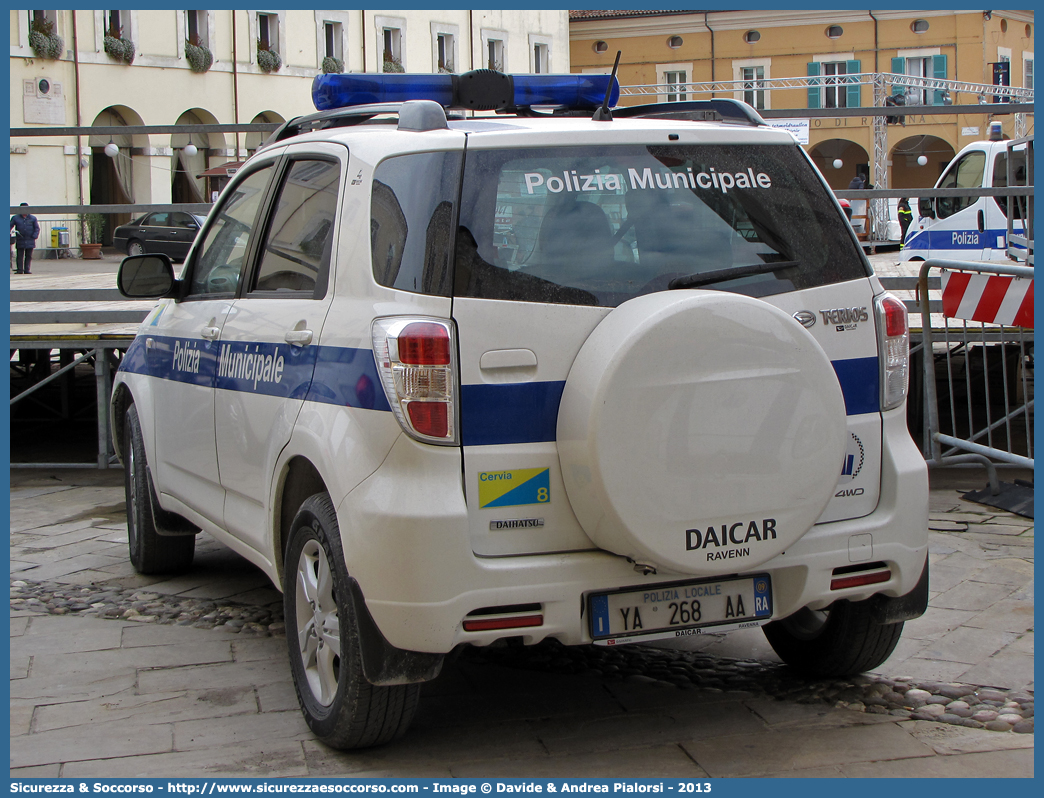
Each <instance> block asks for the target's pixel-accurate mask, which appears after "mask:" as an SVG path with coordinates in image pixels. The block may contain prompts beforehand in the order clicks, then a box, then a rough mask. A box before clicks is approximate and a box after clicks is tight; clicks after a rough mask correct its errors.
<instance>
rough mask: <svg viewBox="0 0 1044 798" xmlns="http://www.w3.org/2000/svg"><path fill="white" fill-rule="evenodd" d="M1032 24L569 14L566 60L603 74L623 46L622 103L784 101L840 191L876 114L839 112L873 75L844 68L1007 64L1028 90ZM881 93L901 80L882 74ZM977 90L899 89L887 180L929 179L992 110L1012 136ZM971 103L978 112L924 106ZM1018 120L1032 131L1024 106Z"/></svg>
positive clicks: (869, 143) (891, 17)
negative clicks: (796, 82) (794, 82)
mask: <svg viewBox="0 0 1044 798" xmlns="http://www.w3.org/2000/svg"><path fill="white" fill-rule="evenodd" d="M1033 34H1034V18H1033V12H1032V11H1029V10H1022V11H1019V10H1015V11H946V10H923V11H918V10H913V11H897V10H889V11H857V10H850V11H849V10H838V11H827V10H815V11H776V10H769V9H764V10H757V11H685V12H671V11H571V12H570V54H571V55H570V61H571V65H572V70H573V71H574V72H608V71H610V70H611V69H612V65H613V61H614V59H615V57H616V53H617V51H620V52H621V53H622V55H621V58H620V67H619V72H618V78H619V81H620V84H621V86H622V87H624V96H623V97H622V99H621V104H624V105H636V104H641V103H643V102H655V101H661V102H662V101H669V100H683V99H688V100H699V99H708V98H710V97H734V98H735V99H739V100H744V101H746V102H749V103H750V104H751V105H753V106H754V107H756V108H758V109H759V110H762V111H763V112H765V115H766V117H768V116H770V115H772V116H776V115H778V114H779V112H781V111H784V110H785V111H788V112H790V113H787V114H786V116H787V117H789V118H792V119H793V120H795V121H794V124H795V125H796V126H797V129H798V130H800V131H801V133H802V134H804V133H805V131H806V130H807V138H808V143H807V144H806V145H805V148H806V150H807V151H808V152H809V153H810V155H811V156H812V158H813V160H814V161H815V162H816V164H817V165H818V166H819V167H820V169H821V171H822V172H823V173H824V175H825V176H826V177H827V179H828V181H829V182H830V184H831V185H832V186H833V187H834V188H838V189H843V188H847V187H848V185H849V183H850V181H851V179H852V178H853V177H854V176H855V174H856V173H857V172H859V173H862V174H866V175H868V176H870V177H871V178H872V175H873V166H872V161H873V157H874V142H873V117H871V116H862V115H856V116H850V115H849V116H845V115H842V114H844V113H851V111H850V110H849V109H854V108H869V107H872V106H874V105H875V103H874V88H873V86H872V85H870V83H869V81H870V80H871V78H869V77H864V78H861V79H849V81H851V82H854V81H856V80H859V81H860V82H861V83H862V85H849V81H846V78H845V76H846V75H853V74H859V75H866V74H867V73H892V74H902V75H910V76H915V77H924V78H931V79H945V80H950V81H959V82H961V83H966V84H982V85H993V84H995V83H996V82H997V81H1000V80H1003V78H1002V77H1000V76H1001V75H1002V74H1003V73H1004V72H1005V71H1007V74H1008V83H1006V84H1004V85H1009V86H1012V87H1024V88H1029V89H1032V87H1033ZM995 65H1000V66H995ZM995 71H996V73H997V75H998V77H997V78H996V79H995ZM806 77H816V78H819V80H818V85H817V86H815V87H809V86H806V85H801V86H798V87H791V88H783V87H776V88H773V87H772V81H774V80H778V79H781V78H806ZM722 82H731V83H729V84H728V85H727V86H724V87H722V86H720V85H716V86H715V88H717V89H719V90H718V91H715V92H710V91H697V90H698V89H701V88H702V87H700V86H692V85H691V84H710V83H714V84H720V83H722ZM686 84H688V85H686ZM639 87H645V88H639ZM686 89H688V90H686ZM721 89H725V90H721ZM885 91H886V94H890V93H893V92H897V91H901V89H898V88H892V87H891V86H890V85H889V86H887V88H886V90H885ZM980 95H981V93H978V92H974V91H961V92H957V91H954V92H949V91H946V92H943V91H934V90H931V89H923V88H907V89H906V90H905V93H904V99H905V100H906V101H907V106H908V107H906V108H905V109H903V116H904V117H905V124H898V123H896V124H889V125H888V126H887V169H888V184H889V186H890V187H893V188H918V187H927V186H931V185H933V184H934V183H935V181H936V180H937V179H938V177H939V175H940V173H941V171H942V169H943V168H944V167H945V166H946V164H947V163H949V162H950V160H951V159H952V158H953V156H954V155H955V154H956V153H957V152H958V151H959V150H960V149H961V148H962V147H964V146H965V145H966V144H968V143H970V142H972V141H975V140H977V139H983V138H986V135H987V130H988V123H989V122H990V121H991V120H993V119H998V120H1000V121H1001V122H1002V124H1003V129H1004V133H1005V135H1006V136H1008V137H1014V136H1015V134H1016V130H1015V118H1014V115H1013V114H1011V113H1006V114H1004V113H1002V112H1003V110H1004V103H995V102H993V101H992V98H991V97H989V96H986V97H983V96H980ZM980 104H981V106H982V110H981V111H980V110H978V108H976V109H975V110H974V111H971V112H967V113H965V112H963V111H964V110H965V109H961V110H962V112H961V113H958V112H956V111H955V112H953V113H943V114H941V115H936V114H932V113H929V112H930V111H933V110H942V108H943V107H944V106H947V105H955V106H967V105H980ZM810 109H811V110H814V111H815V112H816V114H820V113H825V114H827V115H826V116H818V115H816V114H812V113H809V111H810ZM918 109H920V110H921V113H918ZM831 110H836V111H838V114H837V115H836V116H834V115H830V113H829V112H830V111H831ZM1026 119H1027V126H1026V132H1028V133H1032V132H1033V117H1032V115H1029V116H1028V117H1027V118H1026ZM770 121H773V120H771V119H770ZM838 164H840V166H837V165H838Z"/></svg>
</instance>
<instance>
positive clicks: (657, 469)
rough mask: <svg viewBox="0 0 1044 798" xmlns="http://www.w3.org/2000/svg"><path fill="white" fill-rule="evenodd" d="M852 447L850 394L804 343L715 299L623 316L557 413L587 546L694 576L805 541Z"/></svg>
mask: <svg viewBox="0 0 1044 798" xmlns="http://www.w3.org/2000/svg"><path fill="white" fill-rule="evenodd" d="M846 439H847V422H846V415H845V404H844V397H843V396H842V393H841V388H840V386H839V384H838V381H837V377H836V375H835V373H834V370H833V368H832V366H831V364H830V360H829V359H828V358H827V356H826V353H825V352H824V351H823V349H822V348H821V347H820V346H819V344H818V343H817V342H816V341H815V339H814V338H813V337H812V336H811V335H810V334H809V332H808V331H807V330H805V329H804V328H803V327H802V326H801V325H800V324H799V323H798V322H797V321H796V320H794V319H793V318H791V317H790V316H788V315H787V314H786V313H784V312H783V311H781V310H780V309H778V308H776V307H774V306H772V305H770V304H768V303H767V302H764V301H762V300H759V299H753V298H751V297H747V296H741V295H738V294H730V293H725V292H719V291H705V290H703V291H701V290H693V291H671V292H660V293H656V294H648V295H645V296H641V297H637V298H635V299H632V300H630V301H628V302H625V303H624V304H623V305H621V306H620V307H618V308H617V309H615V310H614V311H613V312H612V313H610V314H609V315H608V316H606V317H605V319H603V320H602V322H601V323H600V324H599V325H598V327H596V328H595V330H594V331H593V332H592V333H591V335H590V336H589V337H588V339H587V341H586V342H585V343H584V345H583V346H582V347H581V349H580V352H579V353H578V354H577V357H576V360H575V361H574V363H573V365H572V367H571V369H570V372H569V378H568V380H567V381H566V385H565V389H564V392H563V395H562V403H561V407H560V409H559V415H558V450H559V456H560V459H561V464H562V476H563V479H564V481H565V488H566V493H567V494H568V497H569V501H570V504H571V505H572V508H573V511H574V512H575V513H576V517H577V519H578V520H579V521H580V524H581V526H582V527H583V528H584V531H585V532H586V533H587V534H588V536H589V537H590V538H591V539H592V540H593V541H594V542H595V544H596V545H598V546H599V547H601V548H603V549H606V550H608V551H611V552H614V553H616V554H620V555H623V556H625V557H628V558H630V559H632V560H634V561H636V562H639V563H643V564H648V565H653V566H656V567H658V568H664V569H668V570H675V571H678V572H681V573H686V574H696V575H713V574H722V573H736V572H739V571H746V570H749V569H751V568H754V567H757V566H758V565H760V564H761V563H764V562H766V561H767V560H769V559H771V558H772V557H775V556H776V555H777V554H779V553H780V552H782V551H784V550H786V548H787V547H788V546H790V545H792V544H793V543H794V542H795V541H796V540H797V539H798V538H800V537H801V536H802V535H804V534H805V532H807V531H808V530H809V529H810V528H811V526H812V525H813V524H814V523H815V521H816V519H817V518H818V517H819V516H820V514H821V513H822V512H823V510H824V508H825V507H826V505H827V503H828V502H829V501H830V499H831V497H832V495H833V493H834V490H835V485H836V483H837V480H838V475H839V473H840V468H841V463H842V459H843V457H844V451H845V444H846Z"/></svg>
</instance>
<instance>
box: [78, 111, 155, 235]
mask: <svg viewBox="0 0 1044 798" xmlns="http://www.w3.org/2000/svg"><path fill="white" fill-rule="evenodd" d="M143 124H144V122H143V121H142V119H141V117H140V116H139V115H138V114H137V113H136V112H135V111H132V110H131V109H130V108H127V107H126V106H117V105H113V106H110V107H108V108H106V109H105V110H104V111H102V112H101V113H99V114H98V115H97V116H96V117H95V118H94V121H93V122H92V123H91V126H92V127H127V126H128V125H143ZM109 144H114V145H116V147H117V148H118V149H117V151H116V153H115V154H114V155H113V156H111V157H110V156H109V155H107V154H106V153H105V148H106V146H108V145H109ZM88 146H89V147H90V148H91V158H90V169H89V178H88V179H89V182H90V190H89V194H88V196H89V197H90V199H89V202H90V204H91V205H127V204H130V203H133V202H135V201H136V194H137V189H141V190H142V191H144V192H145V193H148V187H149V185H150V181H151V174H150V170H149V169H143V170H140V169H136V168H135V166H136V165H135V162H134V155H135V149H138V151H139V152H140V148H142V147H145V146H147V141H146V137H145V136H142V135H137V136H131V135H121V134H115V135H111V136H110V135H106V134H98V133H92V134H91V135H90V137H89V138H88ZM139 172H141V173H140V174H139ZM132 216H133V214H131V213H129V212H127V213H107V214H105V217H106V224H105V229H104V231H103V233H102V243H103V244H105V245H111V244H112V231H113V230H115V229H116V228H117V227H118V226H119V225H121V224H124V223H125V222H129V221H130V220H131V218H132Z"/></svg>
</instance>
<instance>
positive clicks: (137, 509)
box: [123, 404, 196, 574]
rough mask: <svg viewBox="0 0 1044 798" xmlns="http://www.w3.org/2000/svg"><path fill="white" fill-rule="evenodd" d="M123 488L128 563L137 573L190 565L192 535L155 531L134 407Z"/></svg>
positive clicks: (172, 570) (129, 414) (168, 571)
mask: <svg viewBox="0 0 1044 798" xmlns="http://www.w3.org/2000/svg"><path fill="white" fill-rule="evenodd" d="M123 423H124V432H125V435H124V440H125V441H126V447H127V453H126V455H125V457H124V461H123V468H124V486H125V492H126V493H125V495H126V499H127V543H128V546H129V549H130V561H131V565H133V566H134V570H135V571H137V572H138V573H139V574H177V573H181V572H183V571H185V570H187V569H188V567H189V566H190V565H192V555H193V553H194V551H195V548H196V537H195V535H191V534H188V535H185V534H183V535H160V534H159V532H158V531H157V530H156V520H155V514H154V510H155V506H154V505H155V501H156V499H155V496H154V494H153V490H152V482H151V480H150V479H149V465H148V461H147V460H146V458H145V440H144V438H143V437H142V434H141V422H140V421H139V420H138V408H137V407H135V406H134V405H133V404H132V405H131V406H130V407H129V408H128V409H127V415H126V417H125V418H124V422H123Z"/></svg>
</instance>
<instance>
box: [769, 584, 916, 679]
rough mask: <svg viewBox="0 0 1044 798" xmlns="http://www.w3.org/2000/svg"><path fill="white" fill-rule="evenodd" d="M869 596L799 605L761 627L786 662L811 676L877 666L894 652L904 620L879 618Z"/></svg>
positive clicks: (859, 671)
mask: <svg viewBox="0 0 1044 798" xmlns="http://www.w3.org/2000/svg"><path fill="white" fill-rule="evenodd" d="M872 612H873V610H872V607H871V602H870V601H856V602H852V601H845V600H841V601H835V602H834V603H833V604H831V605H830V607H828V608H827V609H825V610H810V609H808V608H807V607H805V608H804V609H801V610H798V612H796V613H794V614H793V615H791V616H790V617H788V618H783V619H782V620H779V621H773V622H772V623H769V624H766V625H765V626H764V627H763V628H762V631H764V633H765V637H766V638H768V641H769V644H770V645H771V646H772V648H773V650H774V651H775V652H776V653H777V654H778V655H779V657H780V659H782V660H783V661H784V662H785V663H787V664H788V665H790V666H791V667H792V668H795V669H797V670H799V671H802V672H803V673H807V674H809V675H811V676H824V677H841V676H853V675H855V674H857V673H863V672H865V671H869V670H873V669H874V668H876V667H878V666H879V665H880V664H881V663H883V662H884V661H885V660H886V659H888V657H890V656H891V654H892V651H894V650H895V646H896V644H897V643H898V642H899V636H900V635H901V634H902V633H903V624H902V623H892V624H880V623H877V622H876V621H875V620H874V619H873V617H872Z"/></svg>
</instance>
